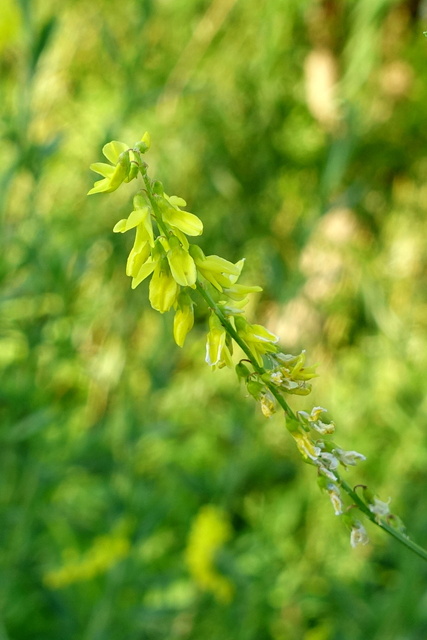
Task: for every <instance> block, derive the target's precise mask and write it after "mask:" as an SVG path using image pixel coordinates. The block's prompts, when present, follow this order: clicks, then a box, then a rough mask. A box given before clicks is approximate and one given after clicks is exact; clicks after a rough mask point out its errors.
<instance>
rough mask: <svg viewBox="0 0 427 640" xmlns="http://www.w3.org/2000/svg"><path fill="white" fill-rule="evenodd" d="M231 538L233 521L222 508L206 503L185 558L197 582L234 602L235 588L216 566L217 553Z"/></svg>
mask: <svg viewBox="0 0 427 640" xmlns="http://www.w3.org/2000/svg"><path fill="white" fill-rule="evenodd" d="M230 537H231V527H230V524H229V522H228V520H227V518H226V516H225V514H224V513H223V511H221V509H219V508H218V507H215V506H213V505H206V506H204V507H202V509H200V511H199V513H198V514H197V516H196V518H195V519H194V521H193V524H192V527H191V531H190V534H189V537H188V543H187V548H186V551H185V559H186V562H187V566H188V569H189V571H190V573H191V575H192V576H193V579H194V581H195V582H196V584H197V585H198V586H199V587H200V589H202V590H203V591H209V592H210V593H212V594H213V595H214V596H215V598H216V599H217V600H218V601H219V602H223V603H227V602H230V601H231V599H232V597H233V592H234V587H233V584H232V583H231V582H230V580H229V579H228V578H226V577H225V576H223V575H221V574H220V573H219V572H218V570H217V568H216V566H215V556H216V554H217V552H218V551H219V549H220V548H221V547H222V546H223V545H224V543H225V542H227V540H229V539H230Z"/></svg>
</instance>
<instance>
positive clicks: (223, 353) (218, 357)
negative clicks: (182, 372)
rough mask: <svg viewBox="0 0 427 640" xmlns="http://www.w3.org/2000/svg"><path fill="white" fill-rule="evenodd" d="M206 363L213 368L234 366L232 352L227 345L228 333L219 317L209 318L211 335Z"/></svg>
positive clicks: (207, 343)
mask: <svg viewBox="0 0 427 640" xmlns="http://www.w3.org/2000/svg"><path fill="white" fill-rule="evenodd" d="M206 362H207V363H208V364H210V365H211V366H215V365H218V366H219V367H221V366H224V365H226V366H228V367H232V366H233V361H232V359H231V352H230V349H229V346H228V344H227V332H226V330H225V329H224V327H223V326H222V324H221V322H220V321H219V319H218V317H217V316H216V315H214V314H212V315H211V316H210V318H209V333H208V336H207V340H206Z"/></svg>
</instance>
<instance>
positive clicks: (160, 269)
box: [89, 133, 261, 366]
mask: <svg viewBox="0 0 427 640" xmlns="http://www.w3.org/2000/svg"><path fill="white" fill-rule="evenodd" d="M149 147H150V137H149V135H148V133H145V134H144V136H143V137H142V140H141V141H140V142H137V143H136V144H135V145H134V147H133V148H132V149H130V148H128V146H127V145H126V144H125V143H124V142H119V141H117V140H113V141H112V142H109V143H108V144H106V145H105V146H104V148H103V153H104V155H105V157H106V158H107V160H109V161H110V164H107V163H103V162H96V163H94V164H92V165H91V169H92V170H93V171H95V172H96V173H99V174H101V175H102V176H103V179H102V180H99V181H97V182H96V183H95V185H94V187H93V188H92V189H91V190H90V191H89V194H94V193H102V192H110V191H114V190H115V189H117V188H118V187H119V186H120V184H122V182H129V181H130V180H133V179H134V178H135V177H136V176H137V174H138V173H140V174H141V176H142V178H143V181H144V188H143V189H141V190H140V191H139V192H138V193H137V194H136V196H135V197H134V199H133V210H132V212H131V213H130V214H129V216H128V217H127V218H123V219H121V220H119V221H118V222H117V224H116V225H115V226H114V229H113V231H114V232H115V233H125V232H126V231H130V230H132V229H135V240H134V244H133V247H132V249H131V251H130V254H129V257H128V260H127V265H126V274H127V275H128V276H129V277H131V278H132V285H131V286H132V289H135V288H136V287H137V286H138V285H140V284H141V282H143V281H144V280H145V279H146V278H148V277H149V276H151V280H150V284H149V300H150V304H151V306H152V307H153V309H156V310H157V311H159V312H160V313H165V312H167V311H169V310H170V309H172V308H173V309H175V317H174V328H173V333H174V338H175V342H176V343H177V344H178V345H179V346H180V347H182V346H183V345H184V341H185V338H186V336H187V334H188V332H189V331H190V330H191V329H192V327H193V324H194V311H193V307H194V303H193V300H192V298H191V296H190V295H189V292H190V291H191V290H192V289H195V288H196V283H198V282H201V283H204V284H205V285H211V286H212V287H213V289H214V290H215V291H216V293H217V296H219V294H221V296H220V297H221V300H218V302H219V304H221V305H222V308H223V310H224V313H225V314H227V315H234V314H239V313H242V311H243V307H244V306H245V304H246V303H247V301H248V299H247V297H246V296H247V295H248V294H249V293H253V292H255V291H261V288H260V287H257V286H252V287H250V286H249V287H248V286H244V285H240V284H237V280H238V278H239V276H240V274H241V271H242V268H243V264H244V260H240V261H239V262H238V263H237V264H233V263H232V262H229V261H228V260H225V259H224V258H220V257H219V256H215V255H211V256H205V254H204V253H203V251H202V250H201V249H200V247H198V246H196V245H194V244H190V242H189V240H188V238H187V236H190V237H192V236H199V235H201V234H202V232H203V224H202V221H201V220H200V219H199V218H198V217H197V216H195V215H194V214H193V213H190V212H189V211H185V210H184V209H183V208H182V207H185V206H186V202H185V200H183V199H182V198H180V197H178V196H168V195H167V194H166V193H165V192H164V189H163V185H162V184H161V183H160V182H159V181H154V180H151V179H150V178H149V177H148V175H147V165H146V164H145V162H143V161H142V158H141V155H142V154H144V153H145V152H146V151H147V150H148V149H149ZM213 323H215V321H213ZM230 351H231V348H230V345H229V344H228V345H226V344H225V335H224V330H223V328H221V329H220V328H219V327H217V326H214V327H212V328H211V332H210V333H209V335H208V339H207V350H206V360H207V362H208V363H209V364H211V365H217V364H218V365H221V364H227V365H229V366H231V359H230V355H231V353H230Z"/></svg>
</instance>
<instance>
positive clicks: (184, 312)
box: [173, 291, 194, 347]
mask: <svg viewBox="0 0 427 640" xmlns="http://www.w3.org/2000/svg"><path fill="white" fill-rule="evenodd" d="M177 305H178V306H177V310H176V312H175V317H174V319H173V337H174V339H175V342H176V344H177V345H178V346H179V347H183V346H184V342H185V338H186V337H187V334H188V333H189V331H191V329H192V328H193V324H194V311H193V306H194V303H193V301H192V300H191V298H190V296H189V295H188V294H187V293H185V291H181V293H180V294H179V296H178V303H177Z"/></svg>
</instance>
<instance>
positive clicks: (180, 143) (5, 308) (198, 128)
mask: <svg viewBox="0 0 427 640" xmlns="http://www.w3.org/2000/svg"><path fill="white" fill-rule="evenodd" d="M426 28H427V3H426V2H425V1H423V2H420V1H417V0H406V1H404V2H402V1H400V2H399V1H396V0H358V1H357V2H355V1H351V0H301V1H295V0H268V2H265V3H263V2H260V1H259V0H212V1H207V0H157V1H156V0H120V2H113V0H95V1H94V2H86V1H84V0H64V1H63V2H61V3H58V2H54V1H53V0H39V1H31V0H2V3H1V8H0V72H1V73H0V83H1V85H0V96H1V100H0V135H1V139H2V142H1V146H0V201H1V202H0V210H1V216H2V218H1V226H2V228H1V236H0V241H1V259H0V272H1V294H0V306H1V316H0V317H1V324H0V366H1V370H2V376H1V381H2V382H1V386H0V417H1V424H0V437H1V448H0V468H1V476H0V539H1V543H0V640H24V639H25V640H39V639H43V640H54V639H55V640H57V639H58V638H60V639H61V640H68V639H70V640H71V639H73V640H74V639H77V638H78V639H79V640H80V639H81V640H116V639H119V638H120V639H121V640H124V639H126V640H160V639H171V640H179V639H188V640H199V639H201V638H206V639H207V640H211V639H212V640H220V639H221V640H228V639H229V640H270V639H272V640H299V639H305V640H347V639H348V640H359V639H360V640H362V639H363V640H365V639H367V638H369V639H375V640H424V639H425V638H426V637H427V568H426V566H423V564H422V561H421V560H418V559H417V558H416V557H415V556H412V555H411V554H410V553H409V552H408V551H407V550H406V549H404V548H403V547H402V548H400V546H399V545H398V544H397V543H396V542H395V541H393V540H391V539H388V538H387V536H386V535H383V534H382V532H381V531H379V530H378V531H376V530H374V528H373V527H368V528H369V533H370V536H371V538H372V544H371V545H369V546H367V547H363V548H357V549H355V550H353V549H351V548H350V546H349V536H348V532H347V530H346V529H345V527H344V525H343V523H342V521H341V520H339V519H338V518H336V517H335V516H334V513H333V510H332V507H331V505H330V503H329V500H328V498H327V496H325V495H322V494H321V493H320V491H319V490H318V487H317V486H316V479H315V472H314V470H313V468H312V467H309V466H307V465H304V464H303V463H302V461H301V459H300V458H299V454H298V453H297V452H296V450H295V447H294V444H293V443H292V442H291V439H290V438H289V437H288V436H287V435H286V433H285V430H284V427H283V419H282V417H281V416H280V415H279V416H277V415H276V416H274V417H273V418H271V419H270V420H266V419H265V418H263V416H262V415H260V412H259V411H258V409H257V408H256V407H255V405H254V403H253V402H252V401H251V400H248V399H247V398H246V397H245V393H244V391H243V389H241V388H239V386H238V384H237V381H236V380H235V376H234V374H233V373H232V372H229V371H226V370H222V371H216V372H212V371H211V370H210V369H209V367H208V366H207V365H206V364H205V363H204V341H205V335H206V324H205V321H206V315H205V311H204V310H203V308H202V305H200V308H198V318H197V323H196V327H195V329H194V330H193V332H192V333H191V334H190V336H189V338H188V340H187V344H186V347H185V349H184V350H181V349H179V348H178V347H176V345H175V344H174V343H173V340H172V336H171V326H172V317H171V316H170V314H166V315H165V316H161V315H159V314H157V313H156V312H154V311H153V310H152V309H151V308H150V306H149V304H148V301H147V287H146V285H145V287H144V285H142V286H141V287H139V288H138V289H137V290H136V291H135V292H132V291H131V289H130V282H129V279H128V278H126V276H125V272H124V266H125V260H126V256H127V252H128V250H129V248H130V246H129V243H130V242H131V238H128V237H124V236H121V235H119V236H117V235H113V234H112V227H113V225H114V224H115V222H116V221H117V220H118V219H120V218H123V217H125V216H126V215H127V214H128V213H129V212H130V208H129V202H130V198H131V195H132V193H133V191H134V184H133V183H132V184H130V185H129V186H124V187H123V188H122V189H120V191H118V192H116V193H114V194H112V195H109V196H108V195H98V196H91V197H90V198H86V195H85V194H86V192H87V191H88V189H89V188H90V187H91V186H92V183H93V180H94V179H96V176H95V175H94V174H92V173H91V172H90V171H89V169H88V165H89V164H90V163H91V162H95V161H99V160H101V147H102V145H103V144H105V142H107V141H109V140H111V139H118V140H124V141H126V142H128V143H129V144H132V143H134V142H135V141H136V140H138V139H139V138H140V136H141V135H142V133H143V132H144V131H145V130H149V131H150V132H151V134H152V141H153V144H152V150H151V151H150V153H149V155H148V158H147V160H148V162H149V163H150V172H151V175H153V176H156V177H157V178H159V179H160V180H162V181H163V182H164V184H165V187H166V190H167V192H168V193H174V194H178V195H180V196H183V197H184V198H185V199H186V200H187V201H188V203H189V210H190V211H193V212H194V213H196V214H197V215H199V216H200V217H201V218H202V220H203V221H204V225H205V233H204V235H203V237H202V238H200V240H199V242H200V245H201V246H202V247H203V249H204V250H206V251H207V252H209V253H217V254H219V255H222V256H224V257H226V258H228V259H230V260H237V259H239V258H241V257H242V256H246V257H247V265H246V268H245V270H246V274H247V275H246V276H245V277H246V281H247V282H250V283H253V284H255V283H259V284H261V285H262V286H263V288H264V291H263V293H262V294H261V296H259V297H258V298H257V299H256V300H255V302H254V303H253V305H252V308H251V309H250V315H251V317H252V318H256V319H257V321H258V322H262V323H263V324H266V326H268V327H269V329H271V330H272V331H274V332H276V333H277V334H279V335H280V338H281V343H282V344H283V347H284V349H285V350H286V351H289V352H295V353H296V352H298V351H299V350H300V349H301V348H305V349H307V352H308V357H309V361H310V362H311V363H314V362H319V364H320V366H319V373H320V378H319V379H318V380H317V381H316V382H315V385H314V391H313V394H312V396H310V397H309V398H306V399H303V401H299V402H298V403H293V406H294V407H298V408H302V407H305V408H308V409H310V408H311V407H312V406H314V405H316V404H320V405H322V406H324V407H327V408H328V409H329V411H330V415H331V417H333V419H334V420H335V421H336V423H337V426H338V432H337V440H338V442H339V443H340V444H341V446H343V447H344V448H346V449H356V450H358V451H362V452H363V453H365V454H366V455H367V457H368V459H367V462H365V463H363V464H362V465H360V466H359V467H358V469H357V470H356V472H354V473H353V472H349V473H348V475H347V476H346V477H347V478H348V480H349V482H350V483H353V484H354V483H356V482H366V483H367V484H369V486H370V487H372V488H373V489H374V490H376V491H377V493H378V495H379V496H380V497H381V498H382V499H384V500H386V499H387V498H388V497H389V496H392V509H393V510H395V511H396V512H397V513H398V514H399V515H400V516H401V517H402V518H403V519H404V520H405V522H406V524H407V526H408V529H409V531H410V533H411V535H412V536H413V537H414V539H415V540H416V541H418V542H419V543H420V544H424V546H425V545H426V544H427V509H426V507H425V504H426V503H425V487H426V481H427V424H426V421H427V399H426V384H427V377H426V373H425V372H426V370H427V343H426V322H427V291H426V274H427V249H426V238H427V220H426V207H427V126H426V105H427V39H426V38H425V37H424V36H423V30H425V29H426ZM212 554H213V555H212Z"/></svg>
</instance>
